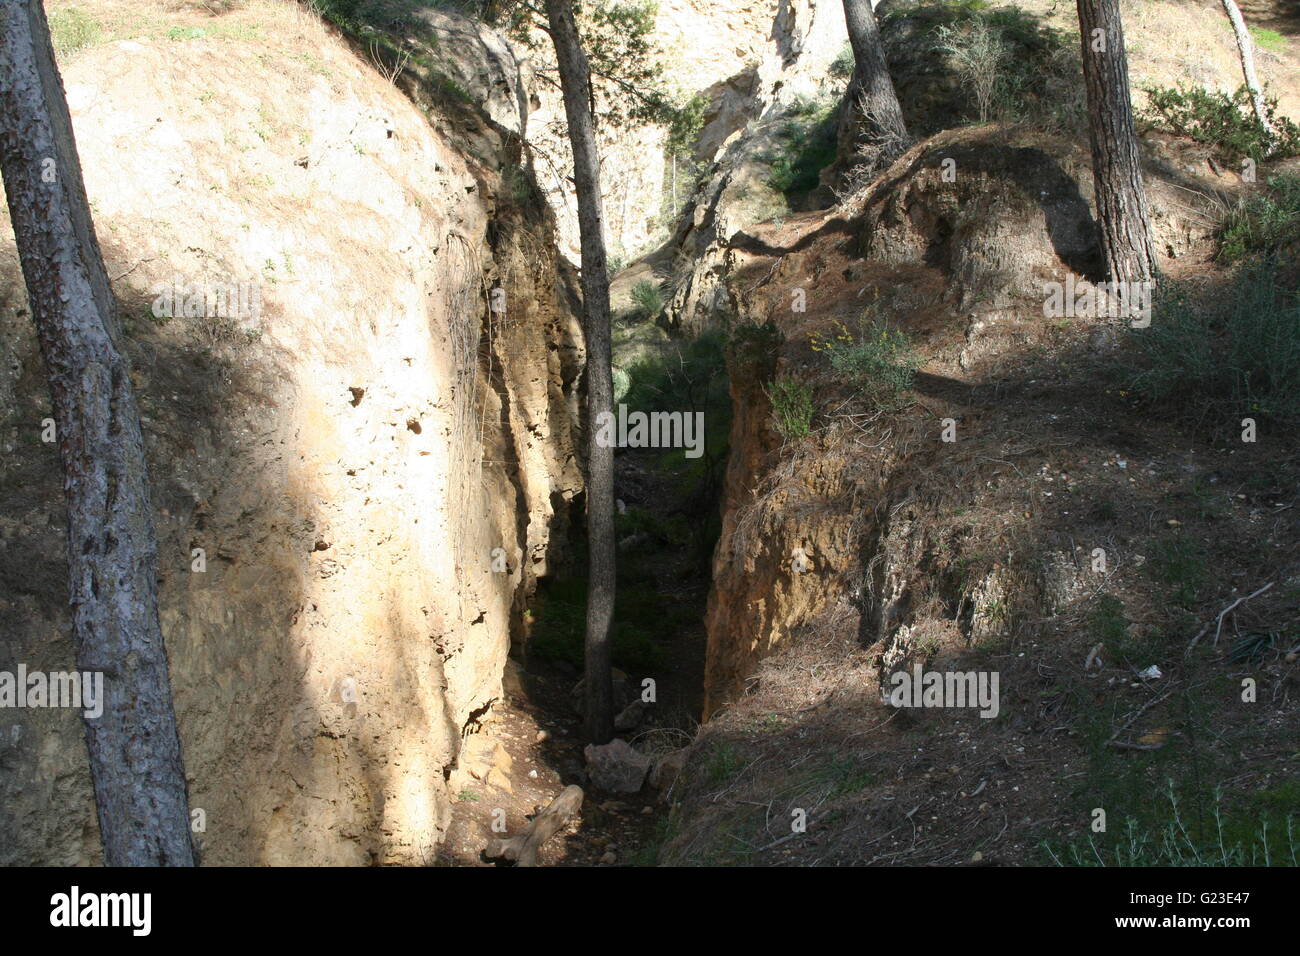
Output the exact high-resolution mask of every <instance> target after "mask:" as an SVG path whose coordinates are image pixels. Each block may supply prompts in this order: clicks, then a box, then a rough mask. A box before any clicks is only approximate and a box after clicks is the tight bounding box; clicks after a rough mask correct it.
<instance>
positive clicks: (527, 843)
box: [485, 786, 582, 866]
mask: <svg viewBox="0 0 1300 956" xmlns="http://www.w3.org/2000/svg"><path fill="white" fill-rule="evenodd" d="M581 808H582V788H581V787H579V786H568V787H565V788H564V789H563V790H561V791H560V795H559V796H558V797H556V798H555V799H554V800H552V801H551V802H550V803H549V804H547V805H546V809H545V810H543V811H542V812H541V813H539V814H537V816H535V817H533V819H532V820H531V821H530V822H529V824H528V826H526V827H524V829H523V832H522V833H519V834H517V835H516V836H512V837H510V838H509V839H506V840H493V841H492V842H491V843H490V844H489V845H488V848H487V850H486V851H485V852H486V854H487V855H488V857H490V858H498V857H500V858H504V859H507V860H513V861H514V863H515V865H516V866H536V865H537V853H538V851H539V850H541V848H542V845H543V844H544V843H546V841H547V840H549V839H550V838H551V837H553V836H555V834H556V833H557V832H558V831H560V830H562V829H563V828H564V827H565V825H566V824H567V823H568V822H569V821H570V820H571V819H572V818H573V817H574V816H575V815H576V814H577V812H578V810H580V809H581Z"/></svg>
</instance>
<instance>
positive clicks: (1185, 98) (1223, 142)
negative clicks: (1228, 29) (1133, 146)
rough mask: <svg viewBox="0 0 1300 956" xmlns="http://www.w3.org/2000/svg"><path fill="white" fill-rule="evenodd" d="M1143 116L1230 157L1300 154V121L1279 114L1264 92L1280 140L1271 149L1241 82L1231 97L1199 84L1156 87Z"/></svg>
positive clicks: (1152, 90) (1265, 108) (1151, 89)
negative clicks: (1203, 87)
mask: <svg viewBox="0 0 1300 956" xmlns="http://www.w3.org/2000/svg"><path fill="white" fill-rule="evenodd" d="M1147 95H1148V96H1149V97H1150V102H1149V105H1148V108H1147V111H1146V113H1145V118H1146V120H1147V121H1148V122H1150V123H1152V124H1153V125H1155V126H1156V127H1157V128H1159V129H1164V130H1167V131H1169V132H1171V133H1175V134H1177V135H1179V136H1187V137H1189V138H1190V139H1193V140H1195V141H1196V142H1198V143H1204V144H1205V145H1207V146H1210V147H1213V148H1214V149H1215V150H1217V151H1218V152H1219V153H1221V154H1222V155H1224V156H1225V157H1227V158H1229V159H1237V158H1240V157H1243V156H1248V157H1250V158H1251V159H1253V160H1256V161H1259V160H1263V159H1266V158H1270V157H1271V158H1283V157H1287V156H1294V155H1296V154H1297V153H1300V126H1297V125H1296V124H1295V123H1293V122H1292V121H1291V120H1289V119H1287V118H1286V117H1285V116H1279V115H1277V98H1276V97H1266V98H1265V104H1264V112H1265V113H1266V114H1267V116H1268V120H1269V122H1270V123H1271V124H1272V126H1273V129H1274V132H1275V133H1276V134H1277V140H1276V142H1275V143H1274V144H1273V147H1272V149H1270V148H1269V144H1268V138H1267V136H1266V135H1265V133H1264V128H1263V127H1262V126H1261V125H1260V124H1259V121H1258V120H1257V119H1256V118H1255V114H1254V112H1253V111H1252V109H1251V97H1250V91H1249V90H1248V89H1247V88H1246V87H1245V86H1244V85H1243V86H1241V87H1239V88H1238V90H1237V92H1236V93H1234V94H1232V95H1231V96H1229V95H1228V94H1226V93H1217V92H1213V93H1212V92H1210V91H1209V90H1203V89H1201V88H1200V87H1199V86H1179V87H1169V86H1153V87H1149V88H1148V89H1147Z"/></svg>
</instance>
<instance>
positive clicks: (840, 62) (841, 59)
mask: <svg viewBox="0 0 1300 956" xmlns="http://www.w3.org/2000/svg"><path fill="white" fill-rule="evenodd" d="M856 65H857V64H856V62H855V61H854V59H853V47H852V46H851V45H849V44H848V43H846V44H844V48H843V49H842V50H840V55H839V56H837V57H836V58H835V59H834V61H833V62H832V63H831V65H830V67H829V69H828V70H827V72H828V73H830V75H831V76H833V77H835V78H836V79H837V80H847V79H849V78H851V77H852V76H853V70H854V67H856Z"/></svg>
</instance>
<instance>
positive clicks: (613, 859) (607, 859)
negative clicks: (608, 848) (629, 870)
mask: <svg viewBox="0 0 1300 956" xmlns="http://www.w3.org/2000/svg"><path fill="white" fill-rule="evenodd" d="M600 862H601V863H604V864H605V865H606V866H613V865H614V864H615V863H617V862H618V854H617V853H612V852H611V853H606V854H605V855H604V856H602V857H601V858H600Z"/></svg>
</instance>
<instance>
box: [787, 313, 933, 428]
mask: <svg viewBox="0 0 1300 956" xmlns="http://www.w3.org/2000/svg"><path fill="white" fill-rule="evenodd" d="M836 325H837V327H838V329H839V331H838V332H837V333H836V334H835V335H834V336H833V337H825V336H817V335H814V336H813V338H812V348H813V351H814V352H824V353H826V356H827V358H828V359H829V360H830V364H831V368H832V369H833V370H834V371H835V373H836V374H837V375H838V376H839V377H840V379H841V380H842V381H844V382H846V383H848V384H849V385H852V386H853V387H854V388H856V389H858V390H859V391H861V392H862V393H863V394H865V395H866V397H867V399H868V400H869V401H871V402H874V403H875V404H877V405H880V406H881V407H883V408H888V409H897V408H900V407H902V406H903V405H904V404H906V399H905V396H906V392H907V390H908V389H910V388H911V387H912V382H913V380H914V379H915V377H916V370H917V369H918V368H920V367H921V359H920V357H919V356H918V355H917V354H916V351H915V350H914V349H913V347H912V340H911V339H910V338H909V337H908V335H907V333H905V332H903V331H901V330H899V329H891V328H889V326H888V325H886V324H885V323H884V322H883V321H881V320H879V319H877V320H873V321H872V322H870V323H869V324H868V323H866V322H863V323H862V324H861V325H860V326H859V329H858V334H857V335H856V336H854V335H853V334H852V333H850V332H849V330H848V329H847V328H846V327H845V326H844V323H842V322H837V323H836Z"/></svg>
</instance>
